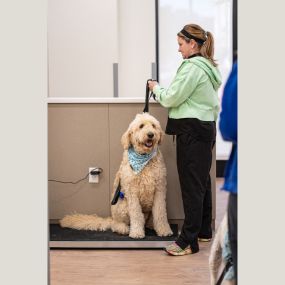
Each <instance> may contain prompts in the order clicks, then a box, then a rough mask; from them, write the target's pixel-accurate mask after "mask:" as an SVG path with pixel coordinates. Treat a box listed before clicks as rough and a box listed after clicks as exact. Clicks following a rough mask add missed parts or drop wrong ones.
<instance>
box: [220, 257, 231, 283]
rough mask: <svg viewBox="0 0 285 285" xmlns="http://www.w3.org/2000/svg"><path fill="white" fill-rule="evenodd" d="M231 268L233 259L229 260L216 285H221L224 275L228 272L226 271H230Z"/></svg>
mask: <svg viewBox="0 0 285 285" xmlns="http://www.w3.org/2000/svg"><path fill="white" fill-rule="evenodd" d="M231 266H233V259H232V258H230V259H229V260H228V262H227V264H226V266H225V268H224V270H223V272H222V273H221V276H220V278H219V280H218V281H217V283H216V285H221V284H222V281H223V279H224V277H225V275H226V273H227V272H228V270H229V269H230V267H231Z"/></svg>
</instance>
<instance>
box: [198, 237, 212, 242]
mask: <svg viewBox="0 0 285 285" xmlns="http://www.w3.org/2000/svg"><path fill="white" fill-rule="evenodd" d="M211 240H212V239H211V238H198V241H201V242H210V241H211Z"/></svg>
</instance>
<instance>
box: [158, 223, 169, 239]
mask: <svg viewBox="0 0 285 285" xmlns="http://www.w3.org/2000/svg"><path fill="white" fill-rule="evenodd" d="M156 233H157V235H158V236H159V237H167V236H172V235H173V232H172V230H171V228H170V226H169V225H167V226H166V227H164V228H160V229H157V230H156Z"/></svg>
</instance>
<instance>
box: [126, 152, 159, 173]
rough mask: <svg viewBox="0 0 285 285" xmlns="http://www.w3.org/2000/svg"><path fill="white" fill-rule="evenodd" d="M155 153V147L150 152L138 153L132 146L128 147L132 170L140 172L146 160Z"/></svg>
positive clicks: (146, 162)
mask: <svg viewBox="0 0 285 285" xmlns="http://www.w3.org/2000/svg"><path fill="white" fill-rule="evenodd" d="M156 154H157V150H156V149H154V150H153V151H152V152H151V153H145V154H139V153H137V152H136V151H135V150H134V148H133V147H130V148H129V149H128V158H129V163H130V165H131V167H132V169H133V171H134V172H135V173H136V174H138V173H140V172H141V171H142V170H143V169H144V167H145V166H146V165H147V164H148V162H149V161H150V160H151V159H152V158H153V157H155V156H156Z"/></svg>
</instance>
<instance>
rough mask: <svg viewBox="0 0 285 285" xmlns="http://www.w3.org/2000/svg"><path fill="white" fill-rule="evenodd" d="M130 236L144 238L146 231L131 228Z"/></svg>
mask: <svg viewBox="0 0 285 285" xmlns="http://www.w3.org/2000/svg"><path fill="white" fill-rule="evenodd" d="M129 237H131V238H144V237H145V232H144V230H142V229H131V230H130V234H129Z"/></svg>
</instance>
